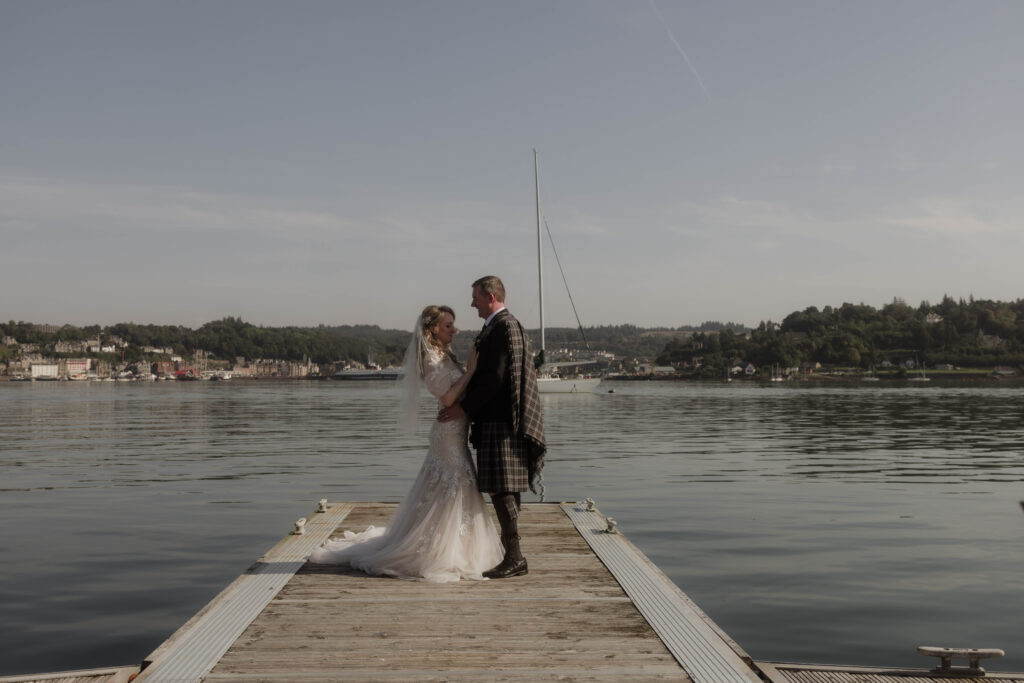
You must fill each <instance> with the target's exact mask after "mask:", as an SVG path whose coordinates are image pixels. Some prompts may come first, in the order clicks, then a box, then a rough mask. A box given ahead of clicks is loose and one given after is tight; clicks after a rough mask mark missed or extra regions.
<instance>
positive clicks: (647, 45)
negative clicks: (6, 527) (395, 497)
mask: <svg viewBox="0 0 1024 683" xmlns="http://www.w3.org/2000/svg"><path fill="white" fill-rule="evenodd" d="M1022 35H1024V3H1021V2H1019V1H1017V0H1010V1H998V0H991V1H988V0H982V1H980V2H979V1H977V0H970V1H968V0H963V1H944V0H899V1H897V2H893V1H892V0H858V1H857V2H849V1H841V2H840V1H830V0H808V1H806V2H794V1H785V0H782V1H773V2H762V1H754V0H693V1H687V2H679V1H672V0H653V1H652V0H629V1H626V0H620V1H611V0H558V1H551V0H543V1H534V0H516V1H515V2H493V1H490V2H489V1H480V0H465V1H457V0H432V1H431V2H423V1H422V0H408V1H397V0H375V1H374V2H363V1H360V2H356V1H351V2H348V1H344V0H336V1H331V2H328V1H316V2H314V1H310V0H295V1H292V2H264V1H260V0H244V1H239V0H219V1H218V2H207V1H198V0H178V1H175V2H138V1H137V0H129V1H123V2H106V1H98V0H63V1H62V0H42V1H33V0H0V319H2V320H24V321H32V322H39V323H51V324H62V323H71V324H75V325H87V324H94V323H95V324H101V325H107V324H112V323H115V322H127V321H131V322H136V323H140V324H145V323H153V324H174V325H186V326H189V327H198V326H199V325H201V324H203V323H204V322H207V321H210V320H217V319H220V318H223V317H225V316H237V317H241V318H242V319H243V320H246V321H248V322H250V323H253V324H256V325H266V326H284V325H318V324H325V325H339V324H377V325H380V326H382V327H386V328H400V329H402V328H409V327H411V326H412V325H413V322H414V321H415V319H416V316H417V314H418V312H419V310H420V309H421V308H422V307H423V306H424V305H426V304H429V303H435V304H440V303H447V304H449V305H452V306H453V307H454V308H455V310H456V312H457V313H458V315H459V320H458V321H457V323H459V324H462V325H463V326H466V327H471V326H475V325H476V324H478V322H479V321H476V320H475V312H474V311H473V310H472V309H470V307H469V299H470V285H471V283H472V282H473V280H475V279H476V278H477V277H479V276H481V275H487V274H495V275H498V276H500V277H501V278H502V279H503V280H504V282H505V285H506V289H507V291H508V298H507V304H508V306H509V308H510V310H512V311H513V312H514V313H516V314H517V315H518V316H519V317H520V319H522V320H523V321H524V323H526V324H527V326H529V327H535V326H536V325H537V323H538V318H539V309H540V307H539V303H538V291H537V290H538V277H537V234H536V206H535V196H534V192H535V185H534V163H533V150H534V149H536V150H537V152H538V155H539V166H540V199H541V205H542V212H543V215H544V218H545V220H546V222H547V226H548V228H550V231H551V234H552V236H553V237H554V242H555V246H556V247H557V251H558V256H559V258H560V260H561V263H562V267H563V269H564V271H565V277H566V278H567V280H568V283H569V288H570V290H571V292H572V297H573V299H574V301H575V303H576V308H577V310H578V312H579V315H580V318H581V320H582V322H583V324H584V325H586V326H591V325H616V324H623V323H629V324H634V325H639V326H643V327H657V326H662V327H676V326H681V325H688V324H700V323H701V322H703V321H705V320H719V321H723V322H725V321H732V322H738V323H743V324H747V325H751V326H754V325H757V324H758V323H759V322H760V321H765V320H775V321H780V320H781V319H782V318H784V317H785V316H786V315H788V314H789V313H791V312H793V311H796V310H803V309H804V308H806V307H808V306H817V307H818V308H822V307H824V306H826V305H831V306H839V305H841V304H842V303H844V302H851V303H865V304H869V305H872V306H876V307H880V306H882V305H884V304H886V303H889V302H891V301H892V300H893V299H894V298H900V299H903V300H905V301H906V302H907V303H910V304H911V305H915V306H916V305H917V304H918V303H920V302H921V301H931V302H933V303H935V302H938V301H940V300H941V299H942V297H943V296H944V295H949V296H952V297H954V298H961V297H962V298H968V297H970V296H973V297H974V298H976V299H978V298H982V299H996V300H1016V299H1018V298H1021V296H1022V294H1024V292H1022V288H1021V286H1020V282H1021V276H1020V274H1019V273H1020V271H1021V265H1020V260H1021V258H1020V257H1021V254H1022V246H1024V245H1022V242H1024V239H1022V234H1024V231H1022V228H1024V225H1022V222H1024V221H1022V218H1024V191H1022V188H1024V126H1022V125H1021V121H1022V120H1024V68H1022V65H1024V40H1022V39H1021V36H1022ZM544 278H545V319H546V320H545V322H546V323H547V325H549V326H571V325H574V324H575V323H574V318H573V313H572V309H571V307H570V305H569V298H568V296H567V295H566V292H565V288H564V286H563V284H562V280H561V276H560V275H559V271H558V268H557V265H556V263H555V259H554V258H553V255H552V252H551V251H550V246H547V247H546V248H545V254H544Z"/></svg>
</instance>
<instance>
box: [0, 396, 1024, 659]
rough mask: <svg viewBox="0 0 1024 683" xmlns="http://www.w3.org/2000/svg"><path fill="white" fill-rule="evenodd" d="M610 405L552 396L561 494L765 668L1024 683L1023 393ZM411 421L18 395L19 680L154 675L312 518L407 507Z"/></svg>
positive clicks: (549, 404) (242, 403) (6, 436)
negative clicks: (984, 668)
mask: <svg viewBox="0 0 1024 683" xmlns="http://www.w3.org/2000/svg"><path fill="white" fill-rule="evenodd" d="M615 388H616V393H615V394H607V393H599V394H593V395H588V396H559V395H545V396H544V397H543V401H544V408H545V422H546V427H547V434H548V440H549V445H550V454H549V459H548V468H547V471H546V476H545V482H546V485H547V493H548V496H547V497H548V500H573V499H578V498H583V497H586V496H592V497H594V498H595V499H597V501H598V504H599V505H600V507H601V508H602V510H603V511H604V512H606V513H607V514H612V515H613V516H615V517H616V519H618V520H619V523H620V527H621V528H622V529H623V530H624V531H625V532H626V533H627V534H628V535H629V536H630V538H631V540H633V541H634V542H635V543H636V544H637V545H638V546H640V547H641V549H642V550H644V551H645V552H646V553H647V554H648V555H649V556H650V557H651V558H652V559H653V560H654V561H655V562H656V563H657V564H658V565H659V566H660V567H662V569H663V570H664V571H665V572H666V573H667V574H669V576H670V577H671V578H673V579H674V580H675V581H677V582H678V583H679V584H680V585H681V586H682V587H683V588H684V590H686V591H687V592H688V593H689V594H690V595H691V596H692V597H694V598H695V599H696V600H697V602H698V603H699V604H700V605H701V606H702V607H703V608H704V609H705V610H706V611H708V612H709V613H710V614H711V616H712V617H713V618H714V619H715V620H716V621H718V622H719V624H721V625H722V626H723V627H724V628H725V629H726V630H727V631H728V632H729V633H730V634H731V635H732V636H733V637H734V638H736V640H737V641H738V642H740V644H741V645H742V646H743V647H744V648H745V649H747V650H748V651H749V652H750V653H751V654H753V655H754V656H755V657H760V658H771V659H783V660H797V661H821V662H837V661H845V662H850V663H863V664H878V665H900V664H902V665H919V666H922V665H930V662H921V661H918V658H917V656H916V655H915V654H914V653H913V650H914V647H915V646H916V645H919V644H947V645H969V646H985V647H1003V648H1004V649H1006V650H1007V651H1008V652H1009V656H1008V657H1007V658H1006V659H1004V660H1001V662H999V663H998V665H993V666H991V667H990V668H992V669H998V670H1007V669H1016V670H1024V651H1021V650H1020V648H1019V646H1018V647H1014V646H1015V645H1017V644H1019V643H1021V642H1024V638H1022V636H1024V625H1022V624H1021V620H1020V619H1019V614H1020V613H1021V611H1022V610H1021V607H1022V606H1024V605H1022V604H1021V598H1020V596H1021V595H1024V590H1022V589H1024V579H1022V578H1021V573H1020V572H1019V571H1017V569H1016V568H1017V567H1019V566H1020V561H1021V556H1022V550H1024V517H1022V515H1021V514H1020V509H1019V507H1018V505H1017V500H1018V499H1020V498H1022V497H1024V495H1021V487H1020V482H1021V481H1022V480H1024V456H1022V452H1024V449H1022V446H1024V427H1022V425H1021V421H1020V415H1021V414H1022V408H1024V391H1021V390H1019V389H1003V388H972V387H967V388H960V387H941V386H930V387H927V388H924V387H909V386H908V387H893V386H883V387H870V388H867V387H859V386H856V387H834V388H833V387H823V388H810V387H805V386H792V385H784V386H771V387H759V386H751V385H744V384H740V385H738V386H737V385H735V384H734V385H724V384H722V385H695V384H659V383H651V384H634V383H623V384H619V385H616V386H615ZM394 406H395V402H394V398H393V394H392V387H390V386H384V385H380V384H373V383H367V384H359V383H355V384H349V383H340V382H334V383H331V382H319V383H318V382H281V383H247V382H234V383H198V382H197V383H180V384H176V383H156V384H146V385H125V384H89V383H45V384H43V383H36V384H30V383H18V384H0V411H2V412H0V415H2V418H0V472H2V477H0V511H2V514H3V519H4V520H5V522H6V523H5V524H4V525H3V526H2V531H0V566H2V567H3V569H2V570H0V571H2V574H0V601H2V604H4V606H5V618H4V620H3V623H2V625H0V638H2V639H3V641H4V642H5V643H8V644H9V647H5V648H4V650H3V652H2V653H0V673H17V672H27V671H42V670H52V669H58V668H62V667H67V668H72V667H88V666H101V665H108V664H112V663H123V662H132V661H138V660H139V659H141V657H142V656H144V655H145V654H147V653H148V652H149V651H150V650H151V649H152V648H153V647H155V646H156V645H157V644H159V643H160V642H161V641H162V640H163V639H164V638H166V637H167V636H168V635H169V634H170V633H171V632H172V631H173V630H174V629H176V628H177V627H178V626H179V625H180V624H181V623H183V622H184V621H185V619H187V618H188V617H189V616H191V615H192V614H193V613H194V612H195V611H196V610H197V609H198V608H199V607H201V606H202V605H203V604H204V603H205V602H206V601H207V600H208V599H209V598H211V597H212V596H213V595H215V594H216V593H217V592H218V591H219V590H220V589H221V588H222V587H223V586H224V585H226V584H227V583H228V582H230V581H231V580H232V579H233V578H234V577H235V576H237V574H239V573H240V572H241V571H243V570H244V569H245V567H247V566H248V565H249V564H250V563H251V562H252V560H253V559H254V558H255V557H258V556H259V555H260V554H262V553H263V552H264V551H265V550H266V549H267V548H268V547H270V545H272V544H273V543H274V542H276V540H277V539H278V538H280V536H282V535H283V534H284V533H286V532H287V531H288V529H289V528H290V522H291V520H293V519H295V518H297V517H299V516H302V515H304V514H306V513H308V512H309V510H310V509H312V505H313V501H315V500H318V499H319V498H322V497H327V498H330V499H333V500H398V499H399V498H400V497H401V496H402V495H404V493H405V491H406V488H407V486H408V484H409V482H411V480H412V478H413V477H414V476H415V473H416V471H417V469H418V468H419V465H420V461H421V458H422V455H423V449H424V444H425V438H426V432H427V430H428V428H429V423H430V420H431V418H432V415H433V407H432V404H431V402H430V401H429V400H426V399H425V400H424V402H423V404H422V406H421V430H420V435H418V436H416V437H402V436H399V435H397V434H396V432H395V429H394V426H393V425H394V418H393V414H394ZM154 587H155V588H154ZM57 640H59V641H61V642H62V643H66V644H67V645H66V646H64V645H62V649H61V652H59V653H56V652H54V648H53V645H52V643H53V642H56V641H57ZM851 643H857V644H861V645H863V646H864V649H863V650H859V649H855V648H851Z"/></svg>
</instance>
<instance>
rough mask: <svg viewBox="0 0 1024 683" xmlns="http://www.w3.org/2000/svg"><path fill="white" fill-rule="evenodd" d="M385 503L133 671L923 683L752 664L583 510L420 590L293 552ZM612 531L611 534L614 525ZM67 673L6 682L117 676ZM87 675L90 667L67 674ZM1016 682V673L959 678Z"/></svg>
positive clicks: (201, 618) (209, 676)
mask: <svg viewBox="0 0 1024 683" xmlns="http://www.w3.org/2000/svg"><path fill="white" fill-rule="evenodd" d="M395 507H396V505H395V504H392V503H336V504H331V505H328V506H326V508H325V510H324V511H323V512H318V513H315V514H312V515H310V516H309V517H308V518H307V521H306V523H305V525H304V533H303V534H301V535H298V534H295V535H289V536H287V537H286V538H285V539H283V540H282V541H281V542H280V543H278V544H277V545H276V546H275V547H274V548H272V549H271V550H270V551H269V552H268V553H267V554H266V555H264V556H263V557H262V558H260V560H259V561H257V562H256V563H255V564H254V565H253V566H252V567H250V568H249V570H248V571H246V572H245V573H244V574H243V575H242V576H240V577H239V578H238V579H237V580H236V581H235V582H233V583H232V584H231V585H230V586H228V587H227V588H225V589H224V590H223V591H222V592H221V593H220V594H219V595H218V596H217V597H216V598H214V599H213V600H212V601H211V602H210V603H209V604H208V605H207V606H206V607H204V608H203V610H201V611H200V612H199V613H198V614H196V615H195V616H194V617H193V618H192V619H190V620H189V621H188V622H187V623H186V624H185V625H183V626H182V627H181V628H180V629H179V630H178V631H176V632H175V633H174V634H173V635H172V636H171V637H170V638H169V639H168V640H167V641H166V642H164V643H163V644H162V645H161V646H160V647H159V648H157V650H155V651H154V652H153V653H152V654H151V655H150V656H149V657H147V658H146V660H145V661H144V662H143V664H142V667H141V668H142V671H141V673H140V674H138V675H137V677H135V679H134V680H135V681H137V682H138V683H144V682H145V683H158V682H161V681H174V682H184V681H199V680H207V681H247V682H249V681H253V682H257V681H267V682H271V681H280V682H284V681H338V680H344V681H484V680H486V681H540V680H544V681H548V680H559V681H661V680H672V681H691V682H693V683H753V682H755V681H772V682H774V683H824V682H828V683H875V682H882V681H896V682H897V683H917V682H918V681H920V682H924V681H931V682H934V681H935V680H937V679H936V677H934V676H933V675H930V674H929V673H928V671H926V670H923V669H922V670H917V671H907V670H899V671H895V670H892V669H873V668H865V667H833V666H810V665H796V664H780V663H769V662H754V661H752V660H751V659H750V657H749V656H747V654H746V653H744V652H743V650H742V649H741V648H740V647H739V646H738V645H737V644H736V643H735V642H733V641H732V640H731V639H730V638H729V637H728V636H727V635H726V634H725V633H724V632H722V631H721V629H719V628H718V627H717V626H716V625H715V624H714V622H712V621H711V619H710V618H708V617H707V615H705V614H704V613H703V612H702V611H701V610H700V609H699V608H698V607H697V606H696V605H694V604H693V602H692V601H690V599H689V598H688V597H687V596H686V595H685V594H684V593H683V592H682V591H681V590H680V589H679V588H678V587H676V586H675V584H673V583H672V582H671V581H670V580H669V579H668V578H667V577H666V576H665V575H664V574H663V573H662V572H661V571H660V570H658V568H657V567H655V566H654V565H653V563H651V562H650V560H648V559H647V558H646V557H645V556H644V555H643V554H642V553H641V552H640V551H639V550H637V549H636V548H635V547H634V546H633V545H632V543H630V542H629V540H628V539H626V538H625V537H624V536H623V535H622V534H620V533H618V532H617V531H615V530H614V528H612V529H611V530H610V529H609V524H608V521H607V519H606V518H605V517H604V516H603V515H601V513H600V512H599V511H598V510H596V508H594V507H593V506H592V505H588V504H587V503H563V504H528V505H526V506H525V509H524V511H523V515H522V517H521V530H522V536H523V541H522V543H523V549H524V552H525V554H526V555H527V557H528V558H529V561H530V573H529V574H528V575H526V576H523V577H516V578H513V579H505V580H500V581H461V582H458V583H450V584H429V583H421V582H413V581H401V580H396V579H390V578H381V577H367V576H365V575H363V574H361V573H359V572H356V571H351V570H348V569H339V568H338V567H329V566H317V565H307V564H306V563H305V562H304V558H305V557H306V556H307V555H308V554H309V553H310V552H312V550H313V549H314V548H316V547H317V546H319V545H320V544H321V543H322V542H323V541H324V540H326V539H327V538H330V537H334V536H340V535H341V534H342V532H343V531H345V530H346V529H349V530H353V531H361V530H363V529H365V528H366V527H367V526H370V525H371V524H372V525H376V526H382V525H385V524H386V523H387V521H388V519H389V518H390V516H391V514H392V512H393V511H394V509H395ZM613 526H614V525H612V527H613ZM73 673H74V672H69V673H66V674H49V675H46V676H36V677H14V678H8V679H4V678H0V683H6V681H15V680H17V681H33V680H36V681H42V680H50V681H53V680H59V679H58V678H57V677H58V676H65V677H66V678H64V680H69V681H70V680H75V681H82V682H83V683H84V682H85V681H88V683H101V682H104V681H114V680H117V681H119V682H120V681H124V680H126V676H127V674H126V673H125V670H124V669H119V670H117V672H116V673H117V678H113V677H112V678H107V677H105V676H102V675H97V676H96V677H92V678H85V677H84V676H83V677H80V678H70V676H72V675H73ZM78 673H83V674H85V673H95V674H100V672H99V671H95V672H78ZM956 680H958V681H992V680H999V681H1002V682H1003V683H1005V682H1006V681H1016V682H1017V683H1024V675H1020V674H1017V675H1013V674H993V673H990V674H988V675H985V676H974V677H963V676H961V677H958V678H956Z"/></svg>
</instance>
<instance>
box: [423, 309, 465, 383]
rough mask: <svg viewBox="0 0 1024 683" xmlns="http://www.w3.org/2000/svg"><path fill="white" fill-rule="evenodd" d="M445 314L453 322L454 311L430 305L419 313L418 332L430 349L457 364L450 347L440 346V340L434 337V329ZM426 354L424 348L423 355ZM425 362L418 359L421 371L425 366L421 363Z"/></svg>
mask: <svg viewBox="0 0 1024 683" xmlns="http://www.w3.org/2000/svg"><path fill="white" fill-rule="evenodd" d="M446 313H447V314H448V315H450V316H451V317H452V321H454V320H455V311H454V310H452V307H451V306H435V305H433V304H431V305H430V306H427V307H426V308H424V309H423V312H422V313H420V332H421V333H422V334H423V338H424V339H425V340H426V341H427V343H428V344H430V346H431V347H433V348H434V349H436V350H438V351H440V352H441V353H442V354H444V355H446V356H448V357H449V358H451V359H452V360H453V361H455V362H456V363H458V362H459V361H458V359H457V358H456V357H455V353H454V352H453V351H452V349H451V346H450V345H449V344H442V343H441V340H439V339H438V338H437V337H435V336H434V328H435V327H437V326H438V325H439V324H441V317H442V316H443V315H444V314H446ZM426 352H427V349H425V348H424V349H423V354H424V355H425V354H426ZM425 360H426V358H423V357H421V358H420V368H421V369H422V368H424V367H425V364H424V363H423V361H425ZM421 371H422V370H421Z"/></svg>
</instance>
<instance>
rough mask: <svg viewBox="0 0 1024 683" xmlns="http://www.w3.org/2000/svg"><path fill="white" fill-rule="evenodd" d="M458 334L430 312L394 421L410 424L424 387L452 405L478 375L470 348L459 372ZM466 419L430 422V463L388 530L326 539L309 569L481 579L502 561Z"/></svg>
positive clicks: (441, 313) (441, 315)
mask: <svg viewBox="0 0 1024 683" xmlns="http://www.w3.org/2000/svg"><path fill="white" fill-rule="evenodd" d="M457 332H458V329H457V328H456V327H455V312H454V311H453V310H452V309H451V308H449V307H448V306H427V307H426V308H424V309H423V313H421V314H420V317H419V319H418V320H417V324H416V329H415V330H414V332H413V336H412V341H410V343H409V349H408V351H407V352H406V356H405V376H404V379H403V380H402V383H403V392H402V393H403V395H402V401H401V403H402V406H401V409H400V411H399V412H400V418H399V421H400V422H401V423H402V425H403V426H404V427H405V429H406V431H407V432H411V431H412V428H413V427H414V426H415V419H416V415H417V413H418V410H417V407H418V403H419V394H420V388H421V386H426V387H427V389H428V390H429V391H430V393H431V394H433V395H434V396H436V397H437V399H438V402H439V403H440V404H442V405H443V406H444V407H448V406H450V405H452V404H453V403H455V401H457V400H458V399H459V397H460V395H461V394H462V392H463V391H464V390H465V388H466V385H467V384H468V383H469V378H470V377H471V376H472V375H473V371H474V370H475V369H476V355H477V354H476V350H475V349H474V350H473V351H472V353H471V355H470V358H469V361H468V362H467V364H466V369H465V370H463V368H462V366H461V365H460V364H459V361H458V360H457V359H456V357H455V354H454V353H453V352H452V350H451V342H452V338H453V337H454V336H455V334H456V333H457ZM468 429H469V422H468V418H466V417H462V418H460V419H458V420H455V421H452V422H438V421H437V420H434V423H433V426H432V427H431V430H430V443H429V447H428V449H427V457H426V459H425V460H424V461H423V466H422V467H421V468H420V473H419V475H418V476H417V477H416V481H415V482H413V485H412V488H411V489H410V490H409V493H408V495H406V497H405V500H403V501H402V503H401V505H399V506H398V509H397V510H395V513H394V515H393V516H392V518H391V520H390V522H389V523H388V525H387V527H386V528H383V529H382V528H375V527H372V526H371V527H370V528H369V529H367V530H366V531H364V532H362V533H358V534H354V533H352V532H351V531H346V532H345V538H343V539H337V540H332V541H328V542H327V543H325V544H324V545H323V546H321V547H320V548H318V549H317V550H315V551H314V552H313V554H312V555H310V557H309V561H310V562H312V563H314V564H348V565H349V566H351V567H353V568H354V569H359V570H361V571H364V572H366V573H367V574H373V575H376V576H394V577H398V578H401V579H413V580H418V581H431V582H438V583H440V582H446V581H458V580H459V579H476V580H482V579H483V578H484V577H483V572H484V571H486V570H488V569H490V568H491V567H493V566H494V565H495V564H497V563H498V562H500V561H501V558H502V553H503V551H502V547H501V542H500V541H499V540H498V534H497V532H496V531H495V530H494V526H493V524H492V523H491V521H490V519H489V518H488V516H487V511H486V508H485V507H484V499H483V494H481V493H480V492H479V491H478V490H477V486H476V469H475V468H474V466H473V460H472V456H471V455H470V453H469V447H468V445H467V443H466V435H467V431H468Z"/></svg>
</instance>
